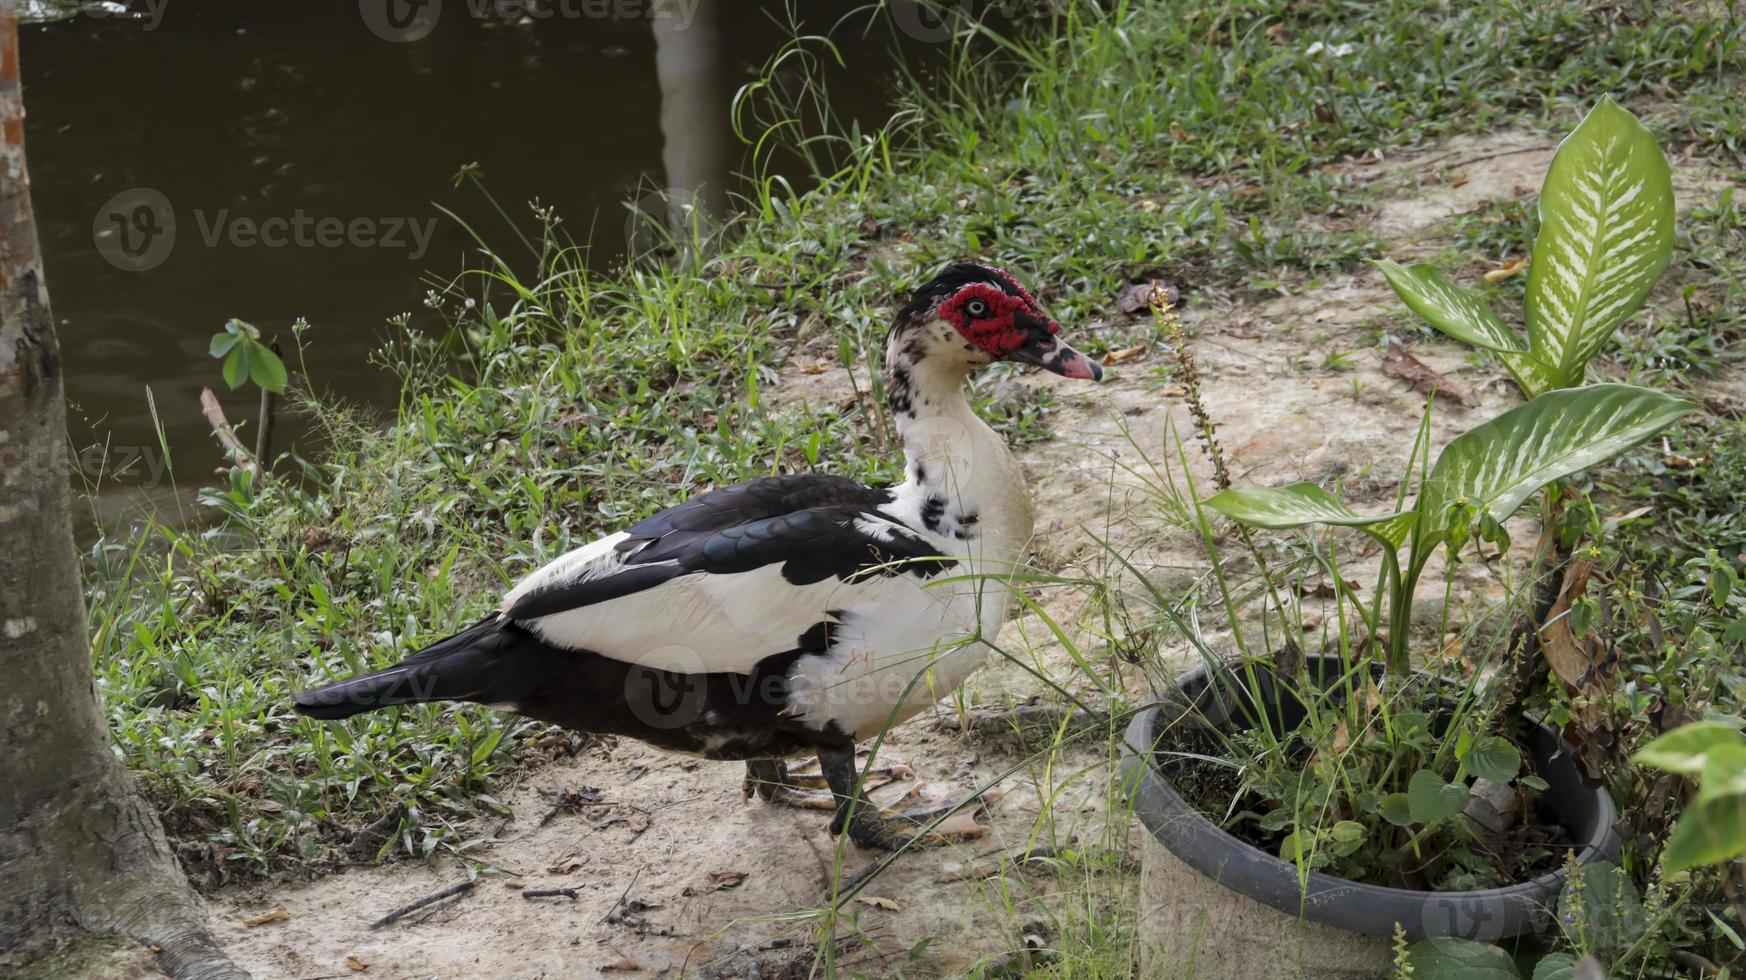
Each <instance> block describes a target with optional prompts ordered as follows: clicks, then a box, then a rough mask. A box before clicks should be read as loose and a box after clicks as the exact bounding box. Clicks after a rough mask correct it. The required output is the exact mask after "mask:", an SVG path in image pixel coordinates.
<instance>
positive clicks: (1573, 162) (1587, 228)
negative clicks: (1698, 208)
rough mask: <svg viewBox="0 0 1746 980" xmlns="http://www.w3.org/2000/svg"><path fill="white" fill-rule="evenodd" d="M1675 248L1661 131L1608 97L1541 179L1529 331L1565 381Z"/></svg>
mask: <svg viewBox="0 0 1746 980" xmlns="http://www.w3.org/2000/svg"><path fill="white" fill-rule="evenodd" d="M1672 255H1673V177H1672V174H1671V172H1670V171H1669V170H1668V166H1667V158H1666V157H1664V156H1662V155H1661V148H1660V147H1658V146H1656V145H1655V137H1653V136H1651V135H1649V131H1648V130H1646V129H1644V128H1643V125H1642V123H1639V122H1638V121H1637V117H1636V116H1633V115H1631V114H1630V113H1629V112H1627V111H1626V110H1624V109H1622V108H1620V107H1619V106H1618V105H1617V104H1616V103H1614V102H1613V100H1612V99H1610V98H1602V99H1601V101H1600V103H1599V104H1598V105H1596V106H1595V107H1594V109H1593V111H1591V112H1590V113H1589V114H1588V118H1586V119H1584V120H1583V121H1582V124H1581V125H1580V126H1577V127H1576V131H1575V132H1573V133H1571V134H1570V136H1569V137H1568V138H1566V139H1565V140H1564V143H1563V145H1561V146H1559V148H1558V154H1557V155H1556V156H1554V157H1553V158H1552V166H1551V167H1550V168H1548V170H1547V171H1546V182H1545V183H1544V184H1543V185H1542V186H1541V188H1540V233H1539V236H1538V237H1536V238H1535V239H1534V257H1533V262H1532V264H1530V266H1529V268H1528V295H1527V306H1526V313H1527V323H1528V340H1529V343H1530V344H1531V345H1532V348H1533V352H1534V356H1535V357H1536V358H1538V359H1539V360H1540V362H1541V363H1543V364H1545V365H1546V366H1547V367H1549V368H1550V369H1551V372H1552V375H1553V377H1554V378H1555V379H1556V382H1557V384H1558V386H1560V387H1563V386H1568V385H1577V384H1581V383H1582V377H1583V368H1584V366H1585V365H1586V364H1587V363H1588V360H1589V358H1591V357H1593V356H1594V355H1595V353H1596V352H1597V351H1599V350H1600V349H1601V347H1603V346H1605V345H1606V342H1607V340H1608V339H1609V338H1610V337H1612V334H1613V331H1614V330H1615V329H1617V327H1618V326H1619V324H1620V323H1621V322H1623V321H1624V319H1625V317H1627V316H1630V315H1631V313H1632V312H1634V311H1635V310H1636V309H1637V307H1639V306H1641V305H1643V298H1644V297H1645V296H1647V295H1649V289H1650V287H1651V286H1654V285H1655V280H1656V279H1658V278H1660V276H1661V270H1662V269H1664V268H1666V267H1667V260H1668V259H1669V258H1670V257H1671V256H1672Z"/></svg>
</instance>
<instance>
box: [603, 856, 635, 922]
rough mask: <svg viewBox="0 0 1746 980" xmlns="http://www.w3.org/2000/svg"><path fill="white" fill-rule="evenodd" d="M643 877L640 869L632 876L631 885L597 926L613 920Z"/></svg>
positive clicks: (627, 886)
mask: <svg viewBox="0 0 1746 980" xmlns="http://www.w3.org/2000/svg"><path fill="white" fill-rule="evenodd" d="M642 876H643V869H642V868H638V869H637V873H636V874H634V875H631V880H630V884H628V885H626V886H624V891H622V892H620V893H619V895H618V901H616V902H613V903H612V908H609V909H607V910H606V914H605V915H603V916H601V917H600V921H599V922H596V923H595V925H605V924H606V920H607V919H610V918H612V917H613V915H614V914H616V913H617V912H618V910H619V909H620V908H621V907H623V905H624V900H625V899H627V898H629V897H630V890H631V889H632V888H635V887H636V886H637V879H638V878H641V877H642Z"/></svg>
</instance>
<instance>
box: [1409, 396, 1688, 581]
mask: <svg viewBox="0 0 1746 980" xmlns="http://www.w3.org/2000/svg"><path fill="white" fill-rule="evenodd" d="M1691 407H1692V406H1691V404H1690V403H1689V402H1686V401H1682V400H1681V399H1678V398H1675V397H1673V396H1672V395H1666V394H1662V393H1661V392H1659V391H1654V390H1651V389H1649V388H1638V387H1635V386H1633V385H1615V384H1606V385H1591V386H1589V387H1587V388H1564V389H1559V390H1557V391H1549V392H1547V393H1545V394H1543V395H1540V396H1539V397H1537V398H1535V399H1534V400H1532V401H1530V402H1528V403H1527V404H1525V405H1518V406H1516V407H1515V408H1512V409H1510V410H1509V411H1507V412H1505V413H1503V414H1502V415H1499V416H1498V417H1496V418H1494V419H1492V420H1491V421H1489V422H1484V423H1482V424H1480V425H1478V426H1475V427H1474V428H1472V429H1469V430H1468V431H1466V432H1465V433H1462V434H1461V435H1460V436H1457V437H1456V438H1455V440H1454V441H1453V442H1451V443H1449V445H1448V446H1447V447H1445V448H1444V450H1443V454H1442V455H1441V456H1439V457H1438V458H1437V462H1436V464H1435V465H1434V466H1432V467H1431V475H1430V476H1429V477H1428V478H1427V479H1426V480H1425V485H1424V487H1423V488H1422V489H1421V490H1420V492H1419V499H1418V502H1417V504H1416V505H1415V506H1414V508H1413V509H1414V510H1416V511H1418V512H1419V514H1420V515H1422V517H1421V525H1422V528H1421V530H1422V532H1423V533H1421V534H1420V535H1419V540H1418V544H1417V546H1416V549H1415V551H1414V554H1413V560H1414V562H1415V563H1417V562H1422V561H1423V559H1424V558H1426V557H1428V556H1429V554H1430V552H1431V551H1432V550H1433V549H1434V548H1435V547H1436V545H1437V543H1438V542H1439V541H1440V540H1442V538H1443V537H1444V536H1446V535H1447V534H1448V532H1449V531H1450V529H1451V528H1450V526H1449V521H1448V520H1447V515H1448V514H1450V513H1468V514H1474V515H1477V514H1482V513H1483V514H1490V515H1491V517H1492V519H1493V520H1495V521H1498V522H1500V523H1501V522H1503V521H1505V520H1508V519H1509V517H1510V515H1512V514H1514V513H1515V512H1516V508H1517V507H1520V506H1521V505H1522V501H1523V500H1525V499H1527V497H1528V495H1529V494H1531V493H1533V492H1534V491H1536V490H1538V489H1540V488H1541V487H1543V486H1545V485H1546V484H1548V483H1551V482H1552V481H1553V480H1557V479H1561V478H1563V477H1566V476H1569V475H1571V474H1572V473H1576V472H1578V471H1580V470H1583V469H1587V468H1588V467H1590V466H1593V465H1594V464H1596V463H1599V462H1603V461H1605V460H1608V459H1611V458H1613V457H1614V456H1617V455H1618V454H1620V453H1622V452H1624V451H1625V450H1627V449H1630V448H1631V447H1632V446H1635V445H1637V444H1638V443H1640V442H1642V441H1643V440H1645V439H1647V438H1649V437H1650V436H1652V435H1654V434H1655V433H1657V432H1660V431H1661V430H1662V429H1664V428H1666V427H1668V426H1669V425H1672V424H1673V423H1674V422H1675V421H1677V420H1678V419H1679V418H1680V416H1682V415H1684V414H1685V413H1686V412H1689V411H1691Z"/></svg>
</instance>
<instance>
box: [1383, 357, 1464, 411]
mask: <svg viewBox="0 0 1746 980" xmlns="http://www.w3.org/2000/svg"><path fill="white" fill-rule="evenodd" d="M1382 373H1383V374H1386V375H1388V376H1389V377H1391V378H1399V379H1401V380H1402V381H1405V382H1407V383H1408V384H1410V385H1412V386H1413V387H1414V388H1416V389H1418V390H1419V391H1422V392H1424V393H1425V394H1427V395H1436V396H1438V397H1439V398H1447V399H1449V400H1450V401H1453V402H1454V403H1455V404H1457V405H1462V406H1469V405H1472V404H1473V402H1472V401H1470V400H1469V399H1468V397H1467V393H1466V392H1464V391H1462V390H1461V389H1460V388H1457V387H1455V386H1454V385H1453V384H1451V383H1450V381H1449V379H1448V378H1445V377H1443V376H1442V375H1441V374H1438V373H1437V372H1435V371H1433V370H1431V369H1430V368H1429V367H1427V366H1426V365H1425V362H1423V361H1421V360H1419V359H1418V358H1416V357H1414V356H1412V355H1411V354H1408V353H1407V352H1406V349H1405V348H1403V347H1396V346H1394V345H1393V344H1390V345H1389V346H1388V350H1386V351H1383V353H1382Z"/></svg>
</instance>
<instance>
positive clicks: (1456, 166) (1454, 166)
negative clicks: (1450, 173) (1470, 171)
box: [1420, 146, 1556, 170]
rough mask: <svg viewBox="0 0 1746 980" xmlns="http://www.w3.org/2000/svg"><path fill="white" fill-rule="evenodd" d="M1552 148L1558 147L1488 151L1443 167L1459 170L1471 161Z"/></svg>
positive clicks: (1477, 161) (1483, 160)
mask: <svg viewBox="0 0 1746 980" xmlns="http://www.w3.org/2000/svg"><path fill="white" fill-rule="evenodd" d="M1551 149H1556V147H1551V146H1524V147H1521V148H1519V149H1515V150H1499V151H1498V152H1496V153H1486V154H1483V155H1481V156H1476V157H1468V158H1467V159H1465V160H1457V161H1455V162H1454V163H1451V164H1449V165H1448V166H1446V167H1444V168H1443V169H1445V170H1459V169H1461V168H1462V167H1465V166H1467V165H1468V164H1471V163H1484V162H1485V161H1487V160H1496V159H1498V158H1499V157H1513V156H1520V155H1522V154H1523V153H1539V152H1542V151H1544V150H1551ZM1420 166H1421V167H1422V166H1423V164H1420Z"/></svg>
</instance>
